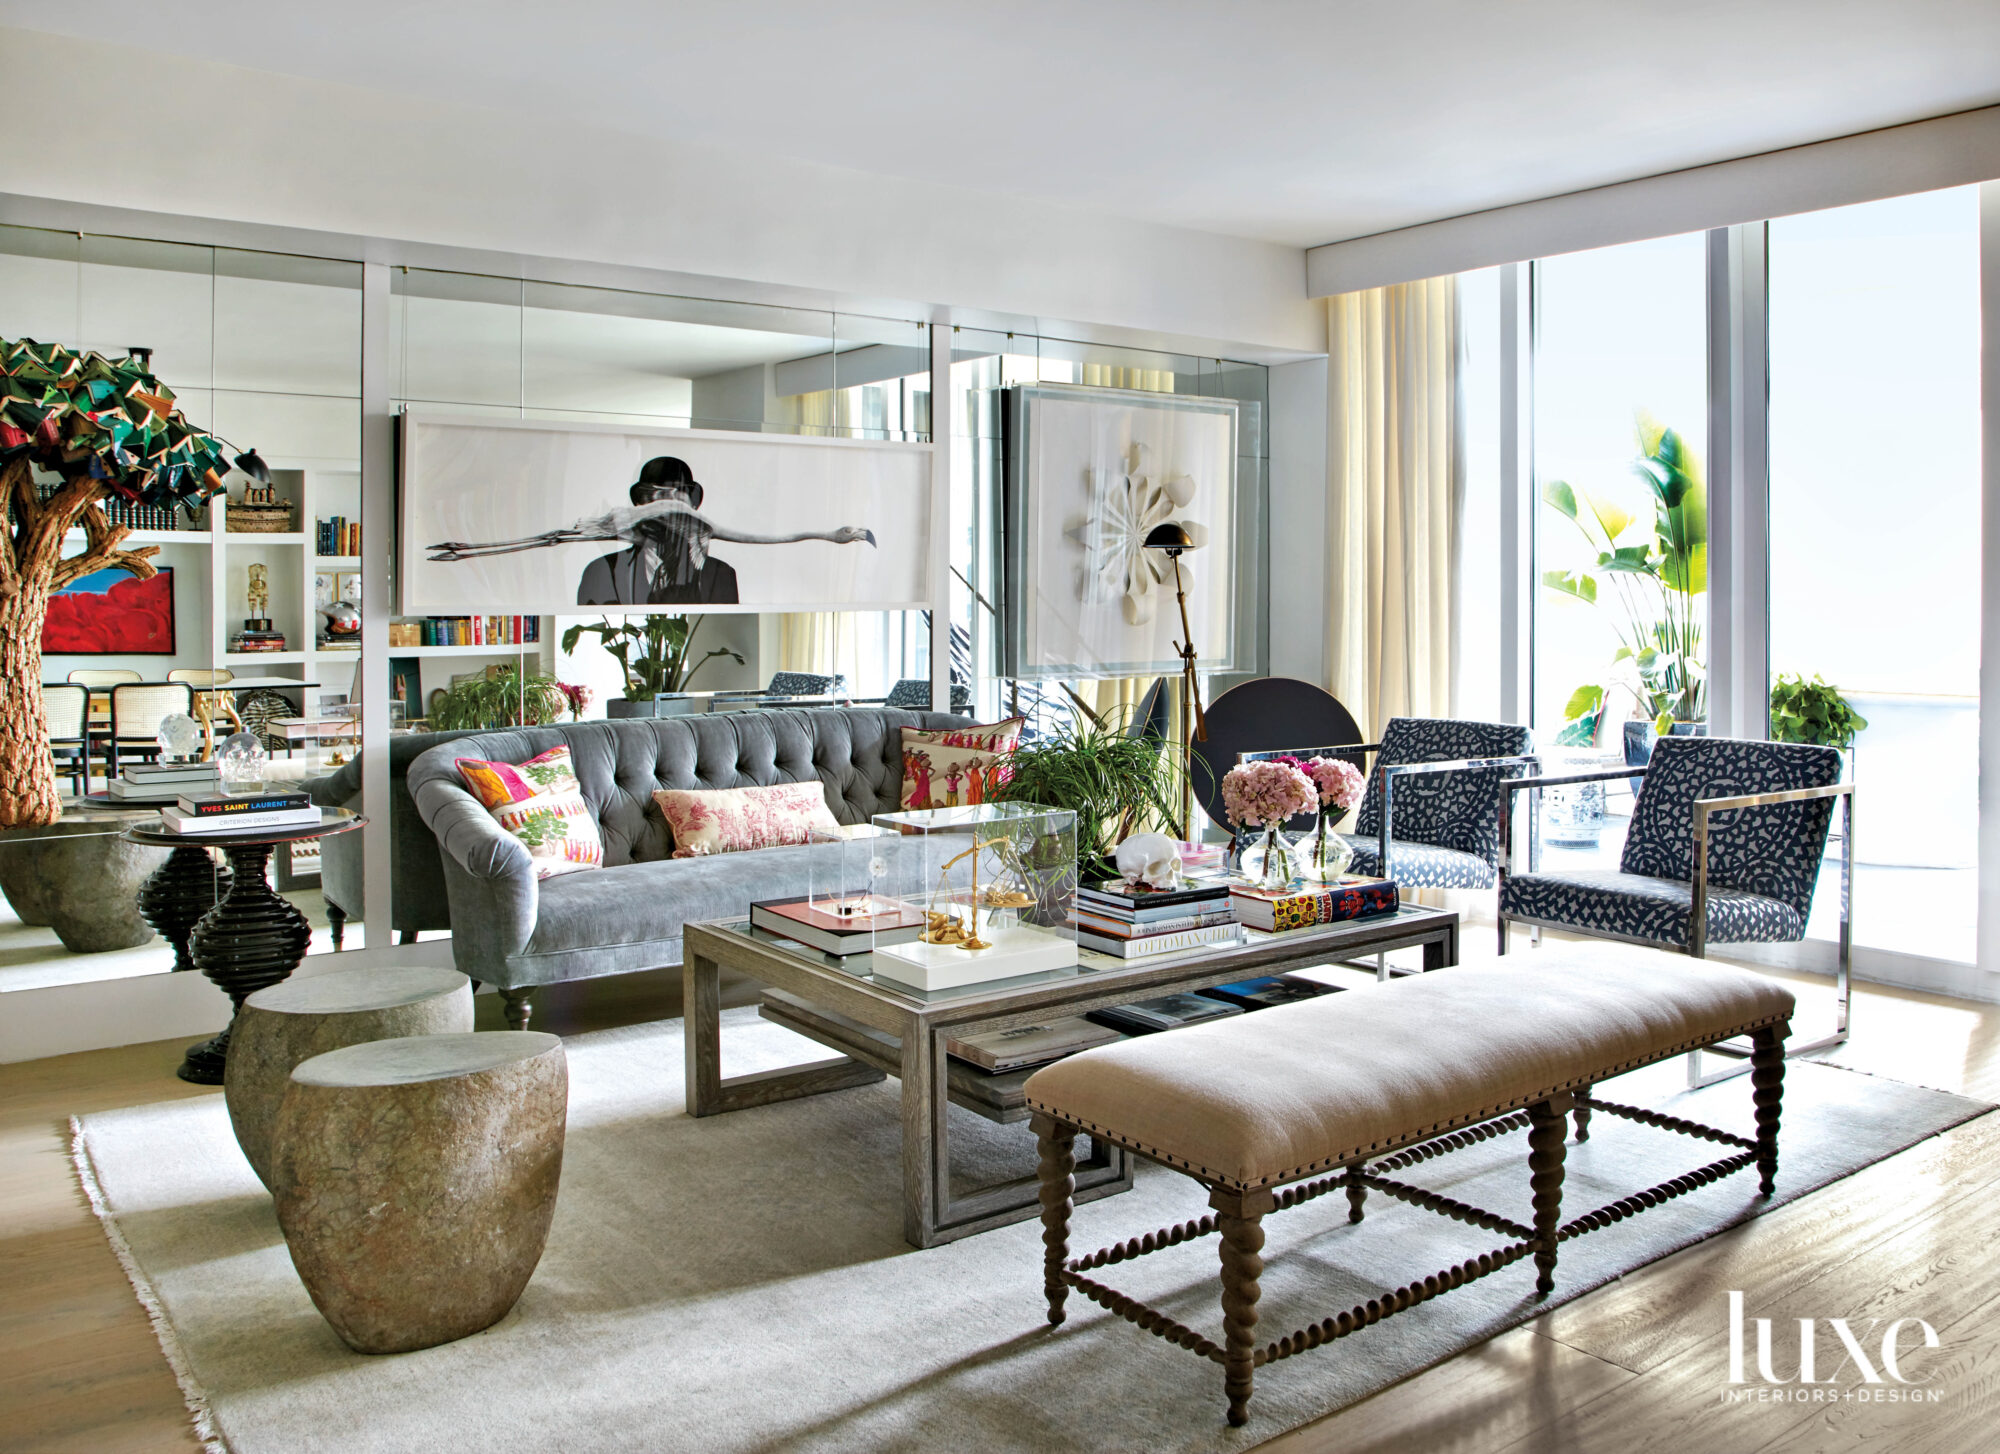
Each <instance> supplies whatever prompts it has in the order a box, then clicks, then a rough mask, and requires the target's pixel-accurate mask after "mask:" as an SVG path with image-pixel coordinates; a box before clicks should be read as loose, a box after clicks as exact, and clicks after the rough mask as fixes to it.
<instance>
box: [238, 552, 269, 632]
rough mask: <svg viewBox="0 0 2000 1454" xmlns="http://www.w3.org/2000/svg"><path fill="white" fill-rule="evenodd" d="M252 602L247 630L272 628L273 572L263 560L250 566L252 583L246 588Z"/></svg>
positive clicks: (245, 624) (245, 623) (267, 629)
mask: <svg viewBox="0 0 2000 1454" xmlns="http://www.w3.org/2000/svg"><path fill="white" fill-rule="evenodd" d="M244 595H245V597H246V598H247V599H248V600H249V602H250V616H249V619H247V620H246V621H244V623H243V629H244V630H245V631H269V630H270V629H271V618H270V614H269V613H270V610H271V572H270V568H269V567H268V566H266V565H265V564H264V563H263V562H262V561H256V562H253V563H252V565H251V566H250V584H249V586H248V587H246V588H245V590H244Z"/></svg>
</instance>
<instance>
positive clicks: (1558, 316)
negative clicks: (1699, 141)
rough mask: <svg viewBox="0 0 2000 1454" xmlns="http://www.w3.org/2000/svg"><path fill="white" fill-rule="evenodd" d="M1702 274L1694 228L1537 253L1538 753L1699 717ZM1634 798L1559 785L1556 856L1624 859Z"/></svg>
mask: <svg viewBox="0 0 2000 1454" xmlns="http://www.w3.org/2000/svg"><path fill="white" fill-rule="evenodd" d="M1706 278H1707V269H1706V261H1705V254H1704V249H1703V236H1702V234H1700V233H1690V234H1686V235H1683V236H1679V237H1666V238H1658V239H1655V240H1652V241H1648V242H1639V243H1631V244H1628V245H1625V246H1622V247H1609V248H1600V249H1597V250H1595V251H1591V252H1580V253H1571V254H1569V255H1567V256H1563V257H1555V258H1548V259H1544V260H1542V261H1540V262H1537V263H1536V264H1535V265H1534V276H1533V289H1534V295H1533V296H1534V309H1535V325H1534V328H1535V332H1534V380H1533V390H1532V393H1533V398H1534V483H1535V489H1536V492H1537V496H1538V498H1539V500H1540V502H1541V503H1540V504H1539V506H1538V514H1537V521H1536V530H1535V552H1536V559H1535V577H1536V581H1537V588H1536V601H1535V612H1534V617H1535V623H1534V624H1535V632H1534V653H1533V655H1534V700H1533V715H1532V724H1533V726H1534V728H1535V731H1536V739H1537V741H1538V743H1539V744H1540V745H1541V746H1542V748H1543V750H1544V751H1556V750H1561V751H1566V752H1570V753H1575V754H1579V755H1581V756H1584V757H1589V756H1592V755H1599V756H1602V755H1615V754H1618V753H1620V752H1622V750H1623V741H1624V734H1625V730H1626V729H1625V723H1626V722H1628V721H1634V722H1639V723H1644V722H1651V721H1653V720H1654V719H1656V718H1658V717H1660V716H1662V715H1663V714H1664V715H1665V716H1667V717H1670V718H1673V719H1675V720H1678V721H1701V720H1703V717H1704V712H1705V685H1706V662H1707V655H1706V649H1705V643H1704V640H1703V632H1704V629H1705V625H1706V617H1707V609H1706V606H1707V603H1706V598H1705V594H1704V591H1705V585H1706V569H1707V566H1706V551H1705V547H1704V544H1703V541H1704V538H1705V537H1704V523H1703V522H1704V518H1705V516H1704V510H1703V498H1704V494H1703V483H1702V481H1703V472H1702V463H1703V458H1704V456H1705V454H1706V450H1707V416H1708V341H1707V301H1706V300H1707V293H1706V288H1707V282H1706ZM1629 801H1630V800H1629V795H1627V794H1626V793H1625V791H1624V789H1623V787H1622V785H1620V786H1619V787H1617V788H1615V789H1613V790H1612V791H1611V792H1610V793H1609V794H1608V801H1606V800H1605V798H1604V797H1602V796H1600V794H1599V793H1598V792H1597V790H1591V791H1589V792H1587V793H1585V794H1581V795H1570V796H1564V795H1561V794H1553V795H1551V800H1550V802H1549V803H1548V804H1547V808H1548V810H1549V818H1550V821H1549V822H1548V823H1547V825H1546V833H1545V842H1546V843H1547V845H1548V848H1549V851H1550V852H1551V854H1553V855H1554V857H1555V858H1556V860H1558V861H1574V862H1581V861H1586V860H1598V859H1601V858H1615V855H1616V852H1617V849H1618V847H1619V846H1620V844H1621V843H1622V841H1623V836H1624V831H1623V830H1624V823H1625V821H1626V817H1627V813H1626V809H1627V808H1628V807H1629Z"/></svg>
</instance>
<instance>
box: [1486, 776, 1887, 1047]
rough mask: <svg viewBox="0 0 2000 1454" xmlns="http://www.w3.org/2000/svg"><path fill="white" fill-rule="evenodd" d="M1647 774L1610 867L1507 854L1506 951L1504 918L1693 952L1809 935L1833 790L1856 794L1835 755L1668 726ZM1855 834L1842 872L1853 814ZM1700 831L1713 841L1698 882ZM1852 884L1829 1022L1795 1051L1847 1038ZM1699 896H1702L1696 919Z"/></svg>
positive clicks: (1846, 886) (1845, 889)
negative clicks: (1514, 860)
mask: <svg viewBox="0 0 2000 1454" xmlns="http://www.w3.org/2000/svg"><path fill="white" fill-rule="evenodd" d="M1630 771H1631V770H1630V769H1612V770H1610V771H1607V772H1602V773H1591V774H1584V775H1582V776H1581V777H1578V778H1567V779H1564V778H1552V779H1549V780H1548V781H1550V782H1574V781H1582V780H1596V779H1609V778H1623V777H1627V776H1629V775H1630ZM1641 772H1642V773H1643V778H1642V780H1641V782H1640V785H1639V799H1638V802H1637V804H1636V805H1635V806H1634V808H1633V811H1632V826H1631V828H1630V829H1629V830H1628V832H1627V833H1626V835H1625V852H1624V854H1623V856H1622V857H1621V858H1620V859H1619V864H1618V870H1617V871H1616V872H1615V873H1614V872H1611V871H1608V870H1598V871H1580V872H1565V873H1541V872H1529V873H1524V874H1517V873H1514V872H1512V871H1511V869H1509V868H1508V867H1507V866H1506V865H1504V864H1503V866H1502V872H1501V876H1500V952H1501V953H1502V954H1505V953H1506V952H1507V947H1508V938H1509V925H1510V924H1511V923H1512V922H1514V921H1517V920H1518V921H1520V922H1522V923H1526V924H1530V925H1533V926H1536V928H1537V929H1540V928H1555V929H1565V930H1568V931H1570V932H1572V933H1578V934H1591V935H1597V936H1600V937H1603V938H1609V939H1625V940H1632V941H1636V942H1638V943H1642V944H1653V945H1659V946H1663V947H1665V948H1668V949H1678V950H1682V951H1684V952H1685V953H1687V954H1690V955H1694V956H1697V957H1699V956H1702V955H1705V954H1706V953H1707V947H1708V945H1709V944H1711V943H1716V944H1746V943H1762V944H1773V943H1787V942H1791V941H1794V940H1799V939H1803V938H1805V935H1806V921H1807V919H1808V918H1809V917H1810V916H1811V914H1812V901H1813V890H1814V889H1815V888H1816V887H1817V885H1818V882H1819V869H1820V860H1821V858H1822V856H1823V855H1824V854H1825V852H1826V842H1827V831H1828V829H1829V827H1830V826H1831V824H1832V820H1833V800H1834V798H1835V797H1838V796H1841V795H1844V794H1845V795H1851V794H1852V792H1853V785H1852V784H1851V783H1847V784H1843V783H1841V781H1840V776H1841V756H1840V754H1839V753H1838V752H1836V751H1835V750H1834V749H1832V748H1830V747H1809V746H1804V745H1801V744H1798V743H1790V742H1756V741H1747V740H1742V739H1737V738H1730V737H1662V738H1661V739H1660V740H1659V741H1658V742H1657V743H1655V744H1654V747H1653V757H1652V761H1651V762H1650V763H1649V764H1648V765H1647V766H1646V767H1645V768H1643V769H1641ZM1536 785H1537V783H1536V780H1535V779H1525V780H1522V781H1520V782H1516V783H1510V784H1508V785H1507V787H1508V790H1509V791H1510V792H1511V791H1514V790H1519V789H1522V788H1526V787H1532V786H1536ZM1718 799H1721V800H1725V801H1724V802H1720V803H1719V802H1717V801H1716V800H1718ZM1750 800H1763V801H1757V802H1753V801H1750ZM1851 801H1852V800H1851V797H1850V803H1851ZM1729 803H1733V804H1734V806H1728V805H1726V804H1729ZM1850 811H1851V808H1850ZM1848 832H1849V835H1850V842H1849V845H1848V853H1849V857H1848V859H1847V860H1846V861H1845V862H1844V870H1843V871H1844V874H1846V875H1849V876H1851V874H1852V868H1853V865H1852V860H1851V853H1852V843H1851V835H1852V823H1851V821H1850V823H1849V826H1848ZM1698 836H1705V838H1706V845H1705V865H1704V871H1703V873H1702V875H1701V878H1700V881H1699V882H1697V880H1696V874H1695V866H1696V861H1697V850H1698V846H1699V845H1698V844H1697V837H1698ZM1850 888H1851V883H1850V882H1849V881H1848V880H1847V879H1844V880H1843V883H1842V890H1841V899H1842V902H1841V924H1842V928H1841V936H1840V961H1839V970H1838V974H1837V978H1836V993H1837V1003H1838V1020H1837V1026H1836V1030H1835V1033H1834V1035H1833V1036H1832V1037H1830V1038H1828V1039H1823V1040H1816V1041H1813V1042H1811V1043H1810V1044H1804V1045H1794V1046H1792V1047H1791V1048H1790V1049H1788V1050H1787V1052H1786V1053H1787V1054H1788V1055H1796V1054H1799V1053H1801V1052H1803V1051H1807V1050H1816V1049H1823V1048H1825V1047H1826V1046H1829V1045H1837V1044H1839V1043H1841V1042H1842V1041H1843V1040H1845V1039H1846V1038H1847V1023H1848V1004H1849V998H1848V972H1849V967H1850V965H1849V956H1850V947H1849V946H1850V934H1849V932H1848V929H1847V913H1848V905H1849V902H1850V901H1851V894H1850V892H1849V890H1850ZM1697 902H1700V903H1701V905H1702V912H1701V915H1700V918H1699V921H1697V918H1696V913H1695V905H1696V903H1697ZM1690 1078H1691V1080H1693V1079H1694V1077H1693V1076H1691V1077H1690Z"/></svg>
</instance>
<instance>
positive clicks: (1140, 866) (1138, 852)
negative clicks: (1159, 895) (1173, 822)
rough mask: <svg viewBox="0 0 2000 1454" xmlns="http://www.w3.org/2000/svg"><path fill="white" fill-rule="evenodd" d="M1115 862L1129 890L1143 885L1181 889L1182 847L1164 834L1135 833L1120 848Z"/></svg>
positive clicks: (1150, 887)
mask: <svg viewBox="0 0 2000 1454" xmlns="http://www.w3.org/2000/svg"><path fill="white" fill-rule="evenodd" d="M1112 861H1113V863H1115V864H1116V865H1117V867H1118V876H1119V877H1120V878H1121V879H1123V880H1124V881H1125V886H1126V887H1127V888H1138V887H1139V886H1140V885H1141V884H1144V885H1145V886H1146V887H1147V888H1149V889H1172V888H1179V887H1180V882H1181V849H1180V845H1179V844H1178V843H1176V842H1175V841H1174V840H1173V839H1171V838H1169V837H1168V836H1167V835H1166V834H1164V833H1134V834H1133V835H1132V836H1131V837H1130V838H1127V839H1126V840H1125V841H1124V842H1123V843H1121V844H1119V845H1118V852H1117V854H1116V855H1115V856H1114V857H1113V859H1112Z"/></svg>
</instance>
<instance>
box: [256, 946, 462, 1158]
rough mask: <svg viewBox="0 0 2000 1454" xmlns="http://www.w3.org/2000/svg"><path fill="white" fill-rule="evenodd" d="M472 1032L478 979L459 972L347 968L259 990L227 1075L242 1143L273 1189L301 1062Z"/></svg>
mask: <svg viewBox="0 0 2000 1454" xmlns="http://www.w3.org/2000/svg"><path fill="white" fill-rule="evenodd" d="M471 1029H472V981H471V980H469V979H467V978H466V977H465V976H464V975H462V974H460V973H459V972H458V971H457V970H455V969H436V968H432V967H430V966H410V967H404V968H398V967H395V966H392V965H381V966H378V967H376V968H374V969H343V970H337V971H335V972H334V973H332V974H316V975H311V976H309V977H307V978H305V979H288V980H285V981H284V982H283V983H281V984H274V985H271V986H269V987H268V988H266V989H261V990H258V991H257V993H255V994H254V995H251V996H250V997H249V998H248V999H246V1000H244V1002H243V1008H242V1009H241V1010H240V1011H238V1012H237V1016H236V1024H235V1029H234V1031H233V1032H232V1033H231V1035H230V1041H229V1060H228V1066H227V1069H226V1070H224V1072H223V1077H222V1093H223V1096H224V1098H225V1099H226V1100H227V1101H228V1102H229V1122H230V1124H231V1125H232V1126H234V1127H235V1128H236V1144H237V1145H239V1146H241V1147H242V1148H243V1154H244V1155H245V1156H246V1157H248V1158H249V1159H250V1169H251V1170H252V1171H254V1172H256V1173H257V1179H258V1180H259V1181H261V1182H263V1183H264V1185H265V1186H267V1187H268V1186H269V1185H270V1184H271V1127H272V1126H273V1124H274V1123H275V1122H276V1121H277V1119H278V1103H279V1102H280V1101H282V1100H283V1099H284V1098H285V1090H286V1088H287V1087H288V1086H289V1085H291V1083H292V1071H293V1069H294V1068H295V1067H296V1066H298V1065H299V1064H301V1063H302V1062H304V1061H307V1060H311V1059H312V1058H313V1057H314V1056H315V1055H324V1054H326V1052H327V1051H329V1050H338V1049H340V1048H341V1047H342V1046H344V1045H359V1044H361V1043H363V1042H364V1041H368V1040H395V1039H399V1038H401V1037H402V1036H405V1035H448V1034H454V1033H459V1032H467V1033H469V1032H470V1031H471Z"/></svg>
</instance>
